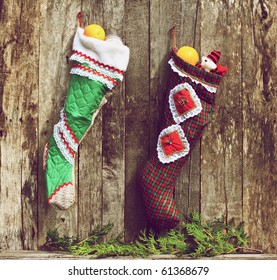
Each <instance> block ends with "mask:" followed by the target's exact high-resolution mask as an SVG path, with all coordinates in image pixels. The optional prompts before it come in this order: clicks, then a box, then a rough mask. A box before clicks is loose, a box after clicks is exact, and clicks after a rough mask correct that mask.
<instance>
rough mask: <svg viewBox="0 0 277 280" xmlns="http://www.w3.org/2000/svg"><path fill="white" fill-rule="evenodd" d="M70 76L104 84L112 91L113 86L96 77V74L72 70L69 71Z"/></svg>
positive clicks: (76, 69)
mask: <svg viewBox="0 0 277 280" xmlns="http://www.w3.org/2000/svg"><path fill="white" fill-rule="evenodd" d="M70 74H75V75H78V76H82V77H86V78H88V79H90V80H93V81H98V82H101V83H102V84H105V85H106V86H107V87H108V88H109V89H112V88H113V87H114V86H115V85H114V84H113V83H112V82H110V81H109V80H107V79H105V78H104V77H102V76H98V75H97V74H93V73H90V72H88V71H86V70H83V69H80V68H72V69H71V71H70Z"/></svg>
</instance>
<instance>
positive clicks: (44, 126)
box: [38, 0, 81, 245]
mask: <svg viewBox="0 0 277 280" xmlns="http://www.w3.org/2000/svg"><path fill="white" fill-rule="evenodd" d="M80 8H81V7H80V2H79V1H74V2H72V1H67V0H64V1H57V0H41V18H42V21H41V27H40V64H39V68H40V72H39V104H41V106H40V107H39V133H40V135H39V137H40V138H39V143H40V146H39V155H40V161H39V166H38V170H39V171H38V174H39V186H40V188H39V207H38V208H39V212H38V215H39V216H38V221H39V236H38V238H39V245H41V244H43V243H44V242H45V237H46V232H47V231H48V230H49V229H54V228H58V229H59V231H60V232H61V234H66V235H69V236H73V235H76V233H77V203H75V205H74V206H72V207H71V208H70V209H69V210H67V211H59V210H55V209H54V208H53V207H51V206H49V205H48V203H47V197H46V188H45V182H44V171H43V168H42V165H43V164H42V155H43V150H44V145H45V144H46V143H47V141H49V137H50V135H51V134H52V131H53V126H54V124H55V123H56V122H58V120H59V112H60V110H61V109H62V108H63V106H64V101H65V97H66V94H67V90H68V85H69V70H70V65H69V64H67V59H66V56H68V55H70V54H71V50H72V42H73V37H74V34H75V31H76V27H77V20H76V15H77V13H78V12H79V11H80ZM53 61H54V63H53ZM75 179H76V178H75ZM75 181H77V180H75ZM76 183H77V182H75V186H76ZM77 199H78V197H76V200H77Z"/></svg>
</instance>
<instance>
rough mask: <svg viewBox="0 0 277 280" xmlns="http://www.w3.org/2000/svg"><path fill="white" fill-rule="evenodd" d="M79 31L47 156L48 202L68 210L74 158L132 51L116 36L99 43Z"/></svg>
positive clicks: (72, 186) (120, 76) (46, 149)
mask: <svg viewBox="0 0 277 280" xmlns="http://www.w3.org/2000/svg"><path fill="white" fill-rule="evenodd" d="M83 33H84V29H82V28H80V27H79V28H78V29H77V32H76V35H75V38H74V42H73V53H72V56H71V57H70V60H71V61H72V63H73V65H72V69H71V71H70V74H71V78H70V84H69V89H68V94H67V97H66V102H65V106H64V108H63V109H62V110H61V113H60V120H59V122H58V123H57V124H56V125H55V126H54V129H53V134H52V136H51V137H50V140H49V143H48V144H46V147H45V154H44V168H45V178H46V187H47V198H48V202H49V203H50V204H51V205H53V206H54V207H56V208H59V209H67V208H69V207H70V206H71V205H72V204H73V203H74V200H75V187H74V185H73V182H74V178H73V173H74V157H75V154H76V152H77V149H78V146H79V144H80V142H81V141H82V139H83V137H84V135H85V134H86V132H87V130H88V129H89V128H90V127H91V126H92V125H93V121H94V119H95V117H96V115H97V113H98V112H99V110H100V108H101V107H102V105H103V104H105V102H106V101H107V99H106V97H107V95H108V94H109V92H110V91H111V90H112V89H113V88H114V87H115V86H116V85H117V84H118V83H119V82H120V81H122V79H123V74H124V72H125V71H126V68H127V65H128V62H129V48H128V47H127V46H125V45H123V44H122V42H121V40H120V39H119V38H118V37H116V36H107V38H108V39H106V40H104V41H103V40H99V39H95V38H90V37H87V36H84V35H83Z"/></svg>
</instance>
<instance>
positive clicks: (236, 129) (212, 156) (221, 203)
mask: <svg viewBox="0 0 277 280" xmlns="http://www.w3.org/2000/svg"><path fill="white" fill-rule="evenodd" d="M201 11H202V13H201V20H202V22H203V24H202V26H201V34H202V38H201V50H202V52H203V54H204V55H207V54H209V53H210V51H211V50H212V49H218V50H220V51H221V53H222V58H221V60H220V61H219V63H220V64H223V65H228V67H229V71H228V74H227V77H225V78H224V79H223V81H222V83H221V85H220V87H219V90H218V99H217V106H216V108H217V110H216V112H215V113H214V115H213V118H212V122H211V124H210V125H209V127H208V128H207V129H206V131H205V133H204V136H203V141H202V167H201V180H202V182H201V184H202V190H201V191H202V195H201V212H202V215H203V217H204V218H206V219H212V218H215V217H221V216H223V215H224V217H225V219H226V220H229V219H230V218H236V219H238V220H241V218H242V171H241V168H242V130H241V128H242V114H241V101H240V96H241V92H240V91H241V88H240V85H241V75H240V72H241V68H240V65H241V50H240V44H239V43H238V42H239V40H240V36H241V35H240V31H241V30H240V27H241V24H240V20H241V19H240V4H239V2H234V1H225V2H215V1H211V2H203V3H202V5H201ZM211 17H212V19H211ZM230 49H232V51H230ZM234 61H235V63H234Z"/></svg>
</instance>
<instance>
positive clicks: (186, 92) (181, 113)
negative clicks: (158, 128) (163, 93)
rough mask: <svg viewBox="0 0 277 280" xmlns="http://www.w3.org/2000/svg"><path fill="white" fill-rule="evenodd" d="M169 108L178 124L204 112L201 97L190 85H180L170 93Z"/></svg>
mask: <svg viewBox="0 0 277 280" xmlns="http://www.w3.org/2000/svg"><path fill="white" fill-rule="evenodd" d="M169 106H170V110H171V113H172V116H173V119H174V121H175V122H176V123H181V122H183V121H185V120H186V119H188V118H191V117H194V116H195V115H198V114H199V113H200V112H201V110H202V105H201V101H200V99H199V97H198V96H197V94H196V92H195V90H194V89H193V88H192V86H191V85H189V84H188V83H184V84H179V85H177V86H176V87H174V88H173V89H172V90H171V91H170V95H169Z"/></svg>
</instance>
